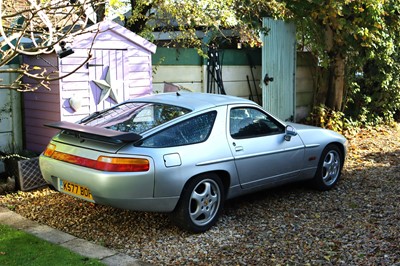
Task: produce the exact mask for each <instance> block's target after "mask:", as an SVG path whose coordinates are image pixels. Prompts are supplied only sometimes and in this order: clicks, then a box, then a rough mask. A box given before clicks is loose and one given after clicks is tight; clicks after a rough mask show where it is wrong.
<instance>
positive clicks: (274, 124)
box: [229, 107, 285, 139]
mask: <svg viewBox="0 0 400 266" xmlns="http://www.w3.org/2000/svg"><path fill="white" fill-rule="evenodd" d="M229 130H230V134H231V136H232V138H235V139H243V138H254V137H260V136H267V135H275V134H280V133H283V132H285V128H284V126H283V125H282V124H280V123H279V122H278V121H276V120H275V119H273V118H272V117H270V116H269V115H268V114H266V113H263V112H261V111H260V110H258V109H255V108H248V107H246V108H245V107H240V108H232V109H231V111H230V129H229Z"/></svg>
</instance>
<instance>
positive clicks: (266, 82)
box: [263, 73, 274, 86]
mask: <svg viewBox="0 0 400 266" xmlns="http://www.w3.org/2000/svg"><path fill="white" fill-rule="evenodd" d="M263 81H264V84H265V86H268V84H269V83H270V82H272V81H274V78H273V77H270V76H269V75H268V73H267V74H265V77H264V80H263Z"/></svg>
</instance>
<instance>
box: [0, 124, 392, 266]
mask: <svg viewBox="0 0 400 266" xmlns="http://www.w3.org/2000/svg"><path fill="white" fill-rule="evenodd" d="M348 137H349V139H350V154H349V156H348V160H347V162H346V165H345V169H344V170H343V175H342V179H341V181H340V182H339V184H338V186H337V187H336V188H335V189H333V190H331V191H328V192H317V191H314V190H312V189H310V188H308V187H307V186H305V185H304V184H296V185H290V186H285V187H281V188H278V189H270V190H265V191H262V192H259V193H256V194H252V195H249V196H245V197H241V198H238V199H234V200H231V201H228V202H227V203H226V205H225V209H224V211H223V213H222V216H221V218H220V220H219V222H218V223H217V225H216V226H214V227H213V228H212V229H211V230H210V231H208V232H206V233H203V234H196V235H192V234H189V233H186V232H183V231H180V230H179V229H177V228H175V227H174V226H172V225H171V224H170V222H169V219H168V216H167V215H166V214H157V213H143V212H133V211H124V210H119V209H114V208H111V207H105V206H98V205H93V204H90V203H87V202H84V201H81V200H77V199H75V198H72V197H70V196H66V195H63V194H60V193H56V192H53V191H51V190H49V189H47V188H45V189H41V190H37V191H33V192H19V193H15V194H9V195H7V196H0V205H1V206H7V207H8V208H11V209H13V210H14V211H15V212H17V213H19V214H20V215H22V216H25V217H27V218H29V219H31V220H35V221H38V222H40V223H43V224H47V225H50V226H51V227H54V228H57V229H60V230H62V231H64V232H67V233H70V234H73V235H75V236H77V237H80V238H84V239H87V240H91V241H93V242H96V243H98V244H101V245H104V246H106V247H110V248H113V249H115V250H118V251H120V252H123V253H127V254H129V255H131V256H133V257H135V258H137V259H139V260H142V261H144V262H149V263H153V264H155V265H183V264H184V265H262V264H263V265H283V264H285V265H286V264H287V265H400V246H399V240H400V127H397V129H393V128H392V129H388V128H381V129H378V130H363V131H360V132H358V133H357V134H354V135H352V136H348Z"/></svg>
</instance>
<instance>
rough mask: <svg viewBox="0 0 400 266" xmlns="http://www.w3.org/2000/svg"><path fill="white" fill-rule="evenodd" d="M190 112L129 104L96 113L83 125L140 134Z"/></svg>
mask: <svg viewBox="0 0 400 266" xmlns="http://www.w3.org/2000/svg"><path fill="white" fill-rule="evenodd" d="M189 112H190V110H189V109H186V108H182V107H179V106H174V105H168V104H160V103H132V102H128V103H124V104H121V105H117V106H115V107H112V108H110V109H108V110H106V111H102V112H99V113H95V114H93V115H92V116H89V117H88V118H86V119H83V120H82V122H81V124H84V125H88V126H94V127H101V128H107V129H111V130H115V131H120V132H133V133H136V134H140V133H143V132H145V131H147V130H150V129H152V128H154V127H156V126H159V125H162V124H164V123H166V122H168V121H171V120H173V119H175V118H177V117H180V116H182V115H184V114H187V113H189Z"/></svg>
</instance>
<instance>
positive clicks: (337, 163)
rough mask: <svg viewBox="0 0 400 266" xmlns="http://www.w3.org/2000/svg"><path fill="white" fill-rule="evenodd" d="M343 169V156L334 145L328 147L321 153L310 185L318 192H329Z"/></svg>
mask: <svg viewBox="0 0 400 266" xmlns="http://www.w3.org/2000/svg"><path fill="white" fill-rule="evenodd" d="M342 167H343V155H342V152H341V151H340V149H339V148H338V147H337V146H336V145H333V144H331V145H328V146H327V147H326V148H325V149H324V150H323V152H322V155H321V158H320V160H319V163H318V168H317V172H316V173H315V176H314V179H312V184H313V185H314V187H315V188H317V189H319V190H329V189H331V188H333V187H334V186H335V185H336V183H337V182H338V180H339V178H340V175H341V171H342Z"/></svg>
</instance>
